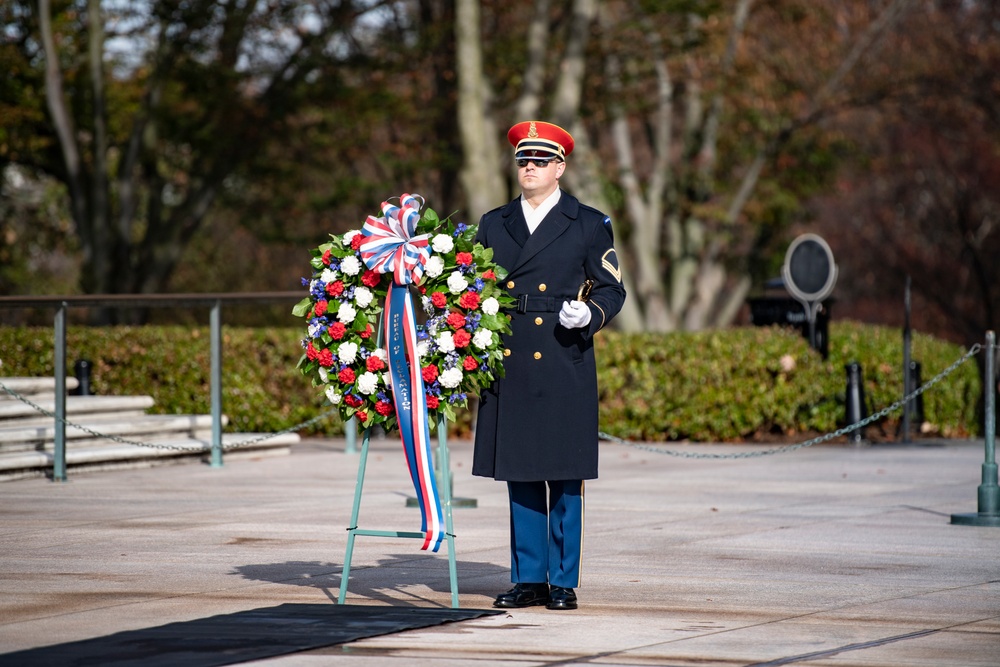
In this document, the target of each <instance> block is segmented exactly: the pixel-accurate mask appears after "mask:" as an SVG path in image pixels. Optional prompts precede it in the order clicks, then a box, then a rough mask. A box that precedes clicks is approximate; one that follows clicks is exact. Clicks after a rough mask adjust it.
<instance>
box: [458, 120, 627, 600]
mask: <svg viewBox="0 0 1000 667" xmlns="http://www.w3.org/2000/svg"><path fill="white" fill-rule="evenodd" d="M515 127H516V126H515ZM512 143H514V142H513V141H512ZM476 240H477V241H479V242H480V243H482V244H483V245H484V246H486V247H487V248H492V249H493V253H494V254H493V260H494V261H495V262H496V263H497V264H499V265H500V266H502V267H504V268H505V269H507V270H508V274H507V277H506V279H505V287H506V289H507V291H508V293H509V294H511V295H512V296H514V297H515V298H516V299H517V306H516V308H514V309H512V310H511V311H510V312H508V315H509V316H510V325H511V333H510V334H508V335H507V336H505V338H504V345H505V348H506V352H505V354H506V355H507V356H506V357H505V359H504V370H505V376H504V377H503V378H501V379H498V380H496V381H495V382H494V383H493V384H492V385H491V386H490V387H488V388H486V389H484V390H483V391H482V392H481V395H480V405H479V413H478V419H477V422H476V436H475V452H474V457H473V468H472V473H473V474H474V475H477V476H484V477H492V478H494V479H497V480H502V481H506V482H507V483H508V489H509V492H510V507H511V579H512V581H513V582H514V583H515V584H518V583H526V584H538V585H541V584H545V585H546V586H545V590H547V589H548V585H551V586H553V587H559V588H562V589H573V588H576V587H578V586H579V585H580V557H581V553H582V542H583V486H584V484H583V481H584V480H588V479H595V478H596V477H597V474H598V400H597V367H596V362H595V358H594V338H593V337H594V334H596V333H597V332H598V331H599V330H601V329H602V328H603V327H604V326H606V325H607V324H608V323H609V322H610V321H611V319H612V318H613V317H614V316H615V315H617V314H618V312H619V310H620V309H621V307H622V304H623V303H624V301H625V289H624V288H623V286H622V283H621V273H620V268H619V264H618V259H617V256H616V254H615V249H614V235H613V232H612V228H611V220H610V218H608V217H607V216H606V215H604V214H603V213H601V212H600V211H598V210H596V209H594V208H591V207H589V206H585V205H583V204H581V203H580V202H579V201H578V200H577V199H576V198H575V197H572V196H570V195H569V194H567V193H565V192H562V193H561V194H560V198H559V201H558V203H557V204H556V206H555V207H554V208H553V209H552V210H551V211H550V212H549V213H548V214H547V215H546V216H545V218H544V219H543V220H542V221H541V223H540V224H539V225H538V227H537V229H536V230H535V231H534V232H533V233H530V232H529V229H528V226H527V223H526V221H525V218H524V214H523V212H522V208H521V203H520V198H518V199H515V200H513V201H511V202H510V203H509V204H507V205H506V206H502V207H500V208H497V209H494V210H492V211H490V212H489V213H487V214H485V215H484V216H483V217H482V219H481V220H480V223H479V231H478V234H477V237H476ZM586 280H591V281H593V288H592V291H591V292H590V296H589V299H588V300H587V302H586V306H587V307H588V308H589V309H590V314H591V317H590V322H589V324H587V325H586V326H584V327H582V328H573V329H567V328H566V327H564V326H562V325H561V324H560V322H559V311H560V309H561V308H562V306H563V303H564V302H566V301H573V300H576V299H577V298H578V293H579V290H580V286H581V284H582V283H583V282H584V281H586ZM547 492H548V498H547V497H546V496H547ZM498 600H499V598H498ZM537 604H544V602H537ZM498 606H524V605H520V604H518V605H498ZM549 606H550V608H575V606H576V601H575V595H574V597H573V601H572V606H571V607H559V606H558V605H557V606H552V603H551V602H550V605H549Z"/></svg>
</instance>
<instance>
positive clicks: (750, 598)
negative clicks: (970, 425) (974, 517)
mask: <svg viewBox="0 0 1000 667" xmlns="http://www.w3.org/2000/svg"><path fill="white" fill-rule="evenodd" d="M670 448H671V449H674V450H683V451H691V452H711V453H716V454H726V453H733V452H747V451H757V450H759V449H761V448H758V447H756V446H750V445H718V446H714V445H701V446H693V445H691V446H685V445H673V446H670ZM471 450H472V447H471V444H470V443H468V442H462V441H459V442H453V443H452V446H451V457H452V468H453V471H454V480H455V486H456V488H455V494H456V495H457V496H458V497H460V498H461V499H463V500H464V501H466V502H469V503H470V504H471V501H475V505H476V506H475V507H473V508H463V509H456V510H455V511H454V525H455V533H456V535H457V537H456V547H457V548H456V554H457V561H458V586H459V593H460V605H459V607H460V610H462V611H461V612H460V613H459V615H458V617H454V616H450V614H452V613H453V610H451V609H450V606H451V592H450V587H449V580H448V558H447V555H446V553H445V551H444V548H443V549H442V551H441V553H438V554H427V553H425V552H422V551H420V550H419V548H418V542H417V541H416V540H400V539H394V538H389V539H387V538H374V537H364V536H361V537H358V539H357V542H356V549H355V554H354V560H353V564H352V569H351V581H350V584H349V586H348V594H347V606H346V607H344V608H340V609H338V610H337V612H338V613H334V610H332V609H330V610H328V609H327V607H326V606H327V605H331V606H335V602H336V600H337V595H338V592H339V587H340V571H341V564H342V563H343V559H344V550H345V545H346V536H347V533H346V531H345V528H346V527H347V526H348V523H349V521H350V511H351V501H352V498H353V495H354V486H355V480H356V476H357V465H358V455H357V454H352V453H346V452H345V451H344V443H343V442H342V441H336V440H329V441H326V440H324V441H305V442H303V443H300V444H297V445H294V446H293V448H292V454H291V455H290V456H286V457H279V458H267V459H260V460H247V459H240V460H236V459H233V460H231V461H227V462H226V463H225V465H224V466H223V467H222V468H210V467H208V466H205V465H201V464H196V463H189V464H185V465H178V466H171V467H161V468H153V469H141V470H122V471H105V472H93V473H86V474H83V473H81V474H77V475H71V476H70V479H69V481H67V482H65V483H54V482H51V481H47V480H41V479H29V480H20V481H13V482H7V483H3V484H0V508H2V509H0V516H2V517H3V519H2V522H0V565H2V567H0V664H2V665H14V664H27V663H26V662H25V658H27V657H32V656H33V657H34V658H41V659H47V658H52V657H53V656H59V662H51V661H50V663H49V664H65V665H72V664H83V663H84V658H85V655H87V656H90V657H91V658H92V657H93V655H94V651H97V654H98V655H102V656H103V659H102V660H101V661H100V663H99V664H104V665H112V664H116V665H126V664H144V665H149V664H170V661H169V660H167V659H166V658H167V657H169V656H170V655H171V651H173V652H176V651H179V650H181V648H184V643H183V641H184V640H181V639H177V638H176V637H175V638H174V639H172V640H171V639H170V637H173V636H174V635H170V634H169V633H167V634H164V633H165V632H167V630H168V629H170V628H172V629H174V630H178V629H179V631H180V634H181V635H183V633H184V632H189V633H195V631H196V630H197V629H200V630H201V631H202V634H201V635H198V636H202V637H204V630H205V628H211V630H210V632H209V633H208V634H209V635H210V636H214V635H218V636H217V641H215V642H211V641H209V642H207V643H206V642H204V641H202V642H201V643H199V644H197V646H195V645H193V644H192V645H191V646H187V647H186V649H189V652H190V655H188V656H186V657H185V659H184V660H183V661H179V662H175V663H174V664H184V665H195V666H197V665H209V664H238V663H243V664H249V663H250V662H251V661H252V662H253V664H261V665H268V666H280V667H291V666H297V665H303V666H313V665H317V666H318V665H363V666H365V667H374V666H376V665H387V666H390V667H392V666H396V665H398V666H399V667H404V666H405V667H422V666H428V667H430V666H431V665H433V666H434V667H452V666H455V667H457V666H458V665H463V666H464V665H484V666H486V665H502V666H504V667H522V666H528V665H560V666H564V665H591V666H592V665H601V666H614V665H684V666H695V665H697V666H698V667H711V666H716V665H717V666H720V667H721V666H726V667H732V666H733V665H741V666H750V665H756V666H761V665H797V664H807V665H809V666H810V667H818V666H837V667H842V666H846V665H858V666H872V667H875V666H879V667H883V666H884V667H900V666H927V667H932V666H933V667H941V666H942V665H948V666H970V667H971V666H983V667H987V666H989V667H994V666H995V665H997V664H1000V529H998V528H982V527H969V526H955V525H951V524H950V516H951V515H952V514H955V513H968V512H975V511H976V509H977V507H976V490H977V486H978V484H979V483H980V470H981V465H982V462H983V444H982V442H934V443H917V444H914V445H908V446H902V445H877V446H871V447H864V448H857V447H853V446H850V445H824V446H816V447H811V448H807V449H802V450H798V451H795V452H789V453H782V454H778V455H775V456H767V457H761V458H752V459H739V460H733V459H719V460H711V459H680V458H676V457H672V456H666V455H663V454H658V453H651V452H647V451H644V450H641V449H637V448H633V447H629V446H625V445H618V444H609V443H606V444H604V445H602V452H601V456H602V467H601V479H599V480H596V481H593V482H589V483H588V484H587V518H586V529H587V544H586V547H585V561H584V586H583V587H581V588H580V589H579V590H578V593H579V596H580V602H581V607H580V609H579V610H577V611H573V612H553V611H548V610H546V609H545V608H544V607H535V608H530V609H524V610H513V611H510V612H504V613H493V611H494V610H492V609H491V608H490V605H491V602H492V599H493V596H494V595H496V593H498V592H501V591H503V590H505V589H506V588H508V587H509V577H508V563H509V555H508V546H507V506H506V488H505V486H504V485H503V484H501V483H497V482H493V481H492V480H484V479H479V478H474V477H472V476H471V475H470V474H469V466H470V461H471ZM411 494H412V487H411V486H410V482H409V478H408V475H407V473H406V470H405V463H404V462H403V459H402V452H401V448H400V446H399V445H398V443H397V442H396V441H395V440H376V441H374V442H373V443H372V450H371V453H370V456H369V459H368V467H367V476H366V485H365V495H364V502H363V503H362V507H361V517H360V520H359V526H361V527H363V528H372V529H388V530H403V531H413V530H418V529H419V512H418V510H416V509H415V508H412V507H407V503H406V500H407V497H408V496H409V495H411ZM358 607H363V610H362V611H370V612H371V613H369V614H362V613H360V612H358V613H349V612H350V610H351V609H357V608H358ZM435 610H436V611H435ZM315 613H321V617H322V618H321V620H319V621H317V620H316V618H315V617H314V616H310V618H309V619H306V620H303V616H302V614H306V615H309V614H315ZM338 617H340V618H341V619H344V620H343V622H344V623H346V622H347V620H351V621H352V625H353V627H354V628H355V630H357V628H358V627H360V628H361V630H360V633H356V634H354V635H352V636H351V637H352V638H349V639H344V638H343V637H341V638H339V639H338V635H337V634H336V632H335V630H336V629H337V627H338V623H340V622H341V621H338V620H337V618H338ZM418 617H419V618H418ZM220 619H222V620H223V621H224V620H227V619H228V620H232V621H235V619H241V620H242V621H246V619H256V620H254V621H253V622H254V623H256V625H253V626H247V625H245V624H244V625H239V626H238V627H239V628H241V630H240V632H235V631H231V630H227V629H226V628H227V627H230V628H231V627H237V625H238V624H237V625H234V623H228V624H227V623H224V622H223V623H221V624H220ZM260 619H264V620H263V621H261V620H260ZM306 622H312V623H316V622H319V623H321V624H322V627H323V629H324V632H326V633H327V634H325V635H322V636H319V634H321V633H312V632H299V633H298V634H299V635H303V636H309V637H310V641H309V642H305V641H300V642H298V643H296V641H294V639H293V635H294V634H295V633H293V632H292V628H294V627H296V623H298V624H300V625H299V626H298V627H299V628H300V629H301V623H306ZM213 624H215V625H213ZM248 628H249V629H248ZM283 628H284V629H283ZM411 628H412V629H411ZM150 633H158V634H157V636H158V637H160V643H159V644H155V643H153V644H150V643H148V642H147V643H145V644H144V643H143V642H142V641H133V640H135V639H137V638H139V639H141V638H142V637H145V636H148V635H149V634H150ZM241 633H242V634H241ZM248 636H251V637H252V638H253V639H254V642H255V643H256V644H258V645H260V646H263V647H270V649H269V650H267V651H264V652H263V653H258V654H256V655H251V654H249V653H246V652H245V651H244V652H243V653H241V652H240V650H239V647H241V646H242V647H244V648H246V646H247V645H248V643H249V639H248ZM344 636H347V635H344ZM164 637H166V639H164ZM323 637H326V639H324V638H323ZM357 637H364V638H360V639H358V638H357ZM279 638H280V639H282V641H278V639H279ZM123 646H131V647H132V648H131V649H129V650H131V651H133V652H132V653H129V652H128V651H126V650H125V649H123V648H122V647H123ZM136 646H140V647H141V646H146V647H147V648H146V650H145V653H143V652H142V651H138V652H135V651H137V650H138V649H136V648H135V647H136ZM84 647H87V649H86V651H85V650H84ZM195 649H197V650H195ZM16 652H20V653H16ZM15 653H16V654H15ZM73 656H77V658H78V659H74V657H73ZM157 656H159V657H160V658H161V662H155V660H154V661H152V662H151V660H152V659H153V658H156V657H157ZM87 664H96V663H91V662H88V663H87Z"/></svg>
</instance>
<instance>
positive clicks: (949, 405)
mask: <svg viewBox="0 0 1000 667" xmlns="http://www.w3.org/2000/svg"><path fill="white" fill-rule="evenodd" d="M829 336H830V342H829V359H828V360H827V361H824V360H823V359H822V357H821V356H820V355H819V354H818V353H816V352H814V351H812V350H811V349H810V348H809V345H808V343H807V342H806V341H805V339H803V338H802V336H800V335H799V334H798V333H797V332H794V331H790V330H788V329H782V328H778V327H769V328H736V329H727V330H722V331H709V332H703V333H693V334H692V333H673V334H666V335H661V334H638V335H630V334H620V333H616V332H607V333H604V334H601V335H600V336H599V337H598V350H597V354H598V363H599V366H600V368H601V370H600V373H601V385H600V387H601V427H602V429H603V430H604V431H606V432H608V433H610V434H612V435H615V436H618V437H621V438H626V439H636V440H685V439H686V440H693V441H699V442H708V441H731V440H746V439H762V438H766V437H773V436H775V435H779V436H784V437H788V436H795V435H798V434H803V433H810V432H812V433H827V432H831V431H834V430H836V429H838V428H840V427H842V426H844V425H845V424H844V416H845V395H846V390H847V372H846V369H845V367H846V365H847V364H849V363H851V362H855V361H856V362H858V363H859V364H860V365H861V368H862V372H863V376H864V392H865V395H866V398H867V404H868V407H869V412H870V413H874V412H875V411H877V410H880V409H882V408H884V407H888V406H889V405H891V404H892V403H893V402H895V401H897V400H899V399H900V398H901V397H902V395H903V373H902V366H903V362H902V359H903V342H902V336H901V334H900V332H899V331H898V330H894V329H888V328H885V327H873V326H867V325H862V324H858V323H853V322H837V323H833V324H832V325H831V327H830V332H829ZM911 350H912V358H913V359H915V360H918V361H920V362H921V366H922V377H923V380H924V381H925V382H926V381H928V380H930V379H931V378H933V377H934V376H935V375H937V374H938V373H940V372H941V371H942V370H944V369H945V368H947V367H948V366H949V365H951V364H952V363H953V362H954V361H956V360H957V359H959V358H960V357H961V356H962V354H963V353H964V350H963V349H962V348H960V347H959V346H956V345H952V344H950V343H946V342H943V341H940V340H937V339H934V338H931V337H929V336H923V335H920V334H915V335H914V337H913V341H912V348H911ZM979 391H980V381H979V376H978V371H977V368H976V364H975V362H974V361H973V360H972V359H970V360H967V361H966V362H965V363H964V364H962V365H961V366H960V367H959V368H958V369H956V371H955V372H953V373H951V374H950V375H949V376H948V377H947V378H945V379H943V380H941V381H940V382H939V383H938V384H936V385H935V386H934V387H932V388H931V389H930V390H929V391H927V392H925V393H924V394H923V395H922V396H923V403H924V416H925V419H926V421H927V424H925V425H924V427H925V429H927V430H928V432H930V433H934V434H938V435H942V436H945V437H965V436H968V435H970V434H972V433H974V432H976V431H977V430H978V429H977V427H976V417H975V414H976V413H975V407H976V401H977V400H978V397H979ZM901 414H902V410H901V409H900V410H897V411H895V412H894V413H892V414H891V415H889V416H888V417H887V418H886V420H884V421H883V422H882V423H881V426H882V429H883V431H885V432H887V433H889V434H890V435H891V434H892V433H893V432H894V430H895V425H896V422H897V421H898V419H899V418H900V417H901ZM869 432H870V431H869Z"/></svg>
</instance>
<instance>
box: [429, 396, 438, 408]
mask: <svg viewBox="0 0 1000 667" xmlns="http://www.w3.org/2000/svg"><path fill="white" fill-rule="evenodd" d="M439 403H440V401H438V397H437V396H431V395H430V394H428V395H427V409H428V410H433V409H434V408H436V407H437V406H438V404H439Z"/></svg>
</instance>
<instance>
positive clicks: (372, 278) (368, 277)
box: [361, 269, 382, 287]
mask: <svg viewBox="0 0 1000 667" xmlns="http://www.w3.org/2000/svg"><path fill="white" fill-rule="evenodd" d="M380 280H382V274H381V273H379V272H378V271H372V270H371V269H368V270H366V271H365V272H364V273H363V274H362V275H361V284H362V285H364V286H365V287H375V286H376V285H378V284H379V281H380Z"/></svg>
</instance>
